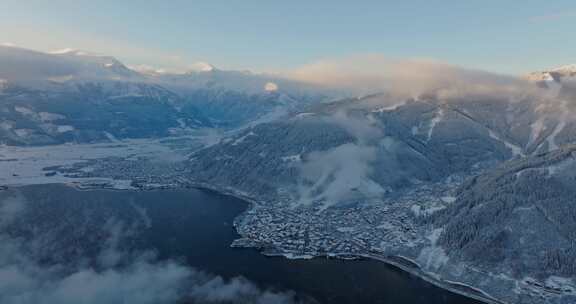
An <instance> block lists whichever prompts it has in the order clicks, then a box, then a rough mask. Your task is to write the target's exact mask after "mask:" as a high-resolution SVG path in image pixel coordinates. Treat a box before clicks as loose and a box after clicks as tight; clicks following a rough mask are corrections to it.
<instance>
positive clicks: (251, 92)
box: [0, 46, 329, 145]
mask: <svg viewBox="0 0 576 304" xmlns="http://www.w3.org/2000/svg"><path fill="white" fill-rule="evenodd" d="M326 93H328V92H325V91H321V90H318V89H316V88H314V87H311V86H308V85H304V84H300V83H297V82H294V81H290V80H286V79H282V78H280V77H275V76H271V75H263V74H253V73H250V72H239V71H222V70H219V69H216V68H214V67H213V66H210V65H208V64H204V65H203V66H202V67H201V69H198V70H195V71H191V72H189V73H184V74H168V73H158V72H153V73H150V72H141V71H136V70H133V69H131V68H129V67H127V66H126V65H124V64H123V63H122V62H120V61H119V60H117V59H115V58H113V57H110V56H100V55H95V54H91V53H89V52H84V51H78V50H71V49H64V50H60V51H55V52H51V53H43V52H37V51H32V50H27V49H21V48H16V47H7V46H0V101H2V102H1V103H0V108H1V111H0V121H1V124H0V142H2V143H7V144H17V145H19V144H26V145H41V144H54V143H63V142H71V141H73V142H86V141H94V140H105V139H108V138H139V137H150V136H167V135H171V134H181V133H185V132H187V131H189V130H191V129H196V128H207V127H208V128H210V127H220V128H235V127H239V126H243V125H247V124H254V123H258V122H262V121H269V120H272V119H276V118H278V117H281V116H283V115H287V114H288V113H290V112H291V111H294V110H295V109H296V108H297V107H298V106H300V105H304V104H309V103H312V102H316V101H320V100H323V99H325V98H328V97H327V96H329V95H328V94H326Z"/></svg>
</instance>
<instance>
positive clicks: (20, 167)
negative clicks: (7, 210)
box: [0, 139, 184, 187]
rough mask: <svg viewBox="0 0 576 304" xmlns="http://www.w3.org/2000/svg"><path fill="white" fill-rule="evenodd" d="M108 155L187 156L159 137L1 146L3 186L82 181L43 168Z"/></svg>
mask: <svg viewBox="0 0 576 304" xmlns="http://www.w3.org/2000/svg"><path fill="white" fill-rule="evenodd" d="M106 157H145V158H147V159H165V160H181V159H183V157H184V155H183V154H182V152H178V151H175V150H174V149H173V148H172V147H170V146H168V145H167V144H163V143H162V142H161V140H156V139H146V140H126V141H121V142H115V143H97V144H65V145H55V146H43V147H15V146H0V185H29V184H46V183H68V182H72V181H80V180H79V179H75V178H68V177H64V176H60V175H54V176H46V173H47V172H46V171H43V168H46V167H51V166H63V165H72V164H74V163H79V162H84V161H88V160H91V159H101V158H106ZM92 180H94V179H91V181H92ZM99 180H100V179H99ZM118 183H120V184H118ZM121 183H122V182H121V181H116V182H115V184H118V185H117V186H118V187H126V185H121ZM127 184H129V182H128V183H127Z"/></svg>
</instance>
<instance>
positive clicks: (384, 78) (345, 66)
mask: <svg viewBox="0 0 576 304" xmlns="http://www.w3.org/2000/svg"><path fill="white" fill-rule="evenodd" d="M286 77H289V78H292V79H296V80H299V81H303V82H308V83H313V84H316V85H322V86H327V87H338V88H348V89H351V90H354V91H357V92H360V93H364V94H369V93H374V92H381V91H384V92H387V93H390V94H392V95H396V96H401V97H418V96H421V95H426V94H433V95H436V96H439V97H440V98H458V97H460V96H474V95H477V96H492V97H500V96H509V97H521V96H524V95H526V94H534V93H536V92H537V88H535V87H534V86H533V85H532V84H531V83H530V82H528V81H526V80H523V79H521V78H519V77H514V76H508V75H500V74H494V73H489V72H485V71H479V70H473V69H468V68H464V67H460V66H456V65H451V64H447V63H443V62H439V61H434V60H427V59H405V60H396V59H391V58H387V57H385V56H382V55H377V54H374V55H358V56H351V57H345V58H332V59H325V60H320V61H317V62H314V63H311V64H308V65H304V66H302V67H300V68H297V69H295V70H293V71H291V72H288V73H286Z"/></svg>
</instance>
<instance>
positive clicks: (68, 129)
mask: <svg viewBox="0 0 576 304" xmlns="http://www.w3.org/2000/svg"><path fill="white" fill-rule="evenodd" d="M56 130H57V131H58V133H66V132H72V131H74V130H76V129H75V128H74V127H73V126H68V125H64V126H58V127H57V128H56Z"/></svg>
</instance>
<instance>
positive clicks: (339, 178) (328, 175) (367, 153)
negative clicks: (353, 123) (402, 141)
mask: <svg viewBox="0 0 576 304" xmlns="http://www.w3.org/2000/svg"><path fill="white" fill-rule="evenodd" d="M376 153H377V149H376V148H375V147H371V146H366V145H361V144H353V143H348V144H343V145H341V146H338V147H335V148H332V149H330V150H328V151H316V152H312V153H310V154H309V155H307V157H306V159H305V161H304V162H303V163H302V164H301V165H300V167H299V169H300V179H301V180H300V182H299V184H298V194H299V200H298V202H299V204H301V205H311V204H319V205H321V206H322V207H323V208H328V207H330V206H333V205H336V204H339V203H343V202H353V200H354V199H360V198H366V197H374V196H379V195H381V194H382V193H383V192H384V190H383V189H382V187H380V185H378V184H377V183H376V182H374V181H373V180H372V179H371V178H370V175H371V173H372V165H371V162H373V161H374V160H376V156H377V155H376Z"/></svg>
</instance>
